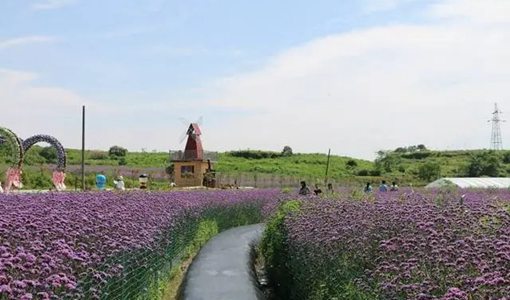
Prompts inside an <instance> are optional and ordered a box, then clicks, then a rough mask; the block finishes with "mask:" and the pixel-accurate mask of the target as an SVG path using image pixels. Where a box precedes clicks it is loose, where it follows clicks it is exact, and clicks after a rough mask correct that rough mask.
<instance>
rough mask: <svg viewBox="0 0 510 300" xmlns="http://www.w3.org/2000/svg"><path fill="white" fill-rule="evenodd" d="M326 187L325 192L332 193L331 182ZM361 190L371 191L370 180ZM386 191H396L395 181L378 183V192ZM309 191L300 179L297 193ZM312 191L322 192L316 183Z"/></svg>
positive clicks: (307, 193)
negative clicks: (388, 183) (389, 183)
mask: <svg viewBox="0 0 510 300" xmlns="http://www.w3.org/2000/svg"><path fill="white" fill-rule="evenodd" d="M327 187H328V188H327V193H329V194H332V193H333V184H331V183H328V185H327ZM363 191H364V192H365V193H370V192H372V185H371V184H370V182H367V185H366V186H365V188H364V189H363ZM387 191H391V192H395V191H398V185H397V183H396V182H395V181H393V182H392V183H391V186H388V185H387V184H386V180H382V181H381V184H380V185H379V192H387ZM311 193H312V191H311V190H310V189H309V188H308V186H307V185H306V182H305V181H301V188H300V189H299V194H300V195H303V196H306V195H310V194H311ZM313 193H314V194H315V195H317V196H319V195H320V194H322V190H321V189H320V187H319V185H318V184H315V189H314V190H313Z"/></svg>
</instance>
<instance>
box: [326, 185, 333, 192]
mask: <svg viewBox="0 0 510 300" xmlns="http://www.w3.org/2000/svg"><path fill="white" fill-rule="evenodd" d="M327 192H328V194H333V193H334V191H333V184H332V183H328V189H327Z"/></svg>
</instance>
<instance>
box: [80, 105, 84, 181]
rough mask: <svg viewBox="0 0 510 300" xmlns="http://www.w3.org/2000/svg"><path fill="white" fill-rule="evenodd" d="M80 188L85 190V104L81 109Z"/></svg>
mask: <svg viewBox="0 0 510 300" xmlns="http://www.w3.org/2000/svg"><path fill="white" fill-rule="evenodd" d="M81 190H82V191H84V190H85V105H83V106H82V111H81Z"/></svg>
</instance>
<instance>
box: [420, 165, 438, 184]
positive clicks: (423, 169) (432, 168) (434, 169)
mask: <svg viewBox="0 0 510 300" xmlns="http://www.w3.org/2000/svg"><path fill="white" fill-rule="evenodd" d="M440 176H441V166H440V165H439V164H438V163H436V162H431V161H429V162H426V163H424V164H423V165H421V166H420V167H419V168H418V177H419V178H420V179H423V180H426V181H432V180H434V179H437V178H439V177H440Z"/></svg>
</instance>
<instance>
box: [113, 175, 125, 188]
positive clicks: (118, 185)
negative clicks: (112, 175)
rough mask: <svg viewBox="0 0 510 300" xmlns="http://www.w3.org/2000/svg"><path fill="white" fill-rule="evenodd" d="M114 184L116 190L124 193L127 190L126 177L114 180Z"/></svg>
mask: <svg viewBox="0 0 510 300" xmlns="http://www.w3.org/2000/svg"><path fill="white" fill-rule="evenodd" d="M113 183H114V184H115V189H116V190H118V191H123V190H125V189H126V187H125V186H124V177H122V175H121V176H119V177H117V180H114V181H113Z"/></svg>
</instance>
